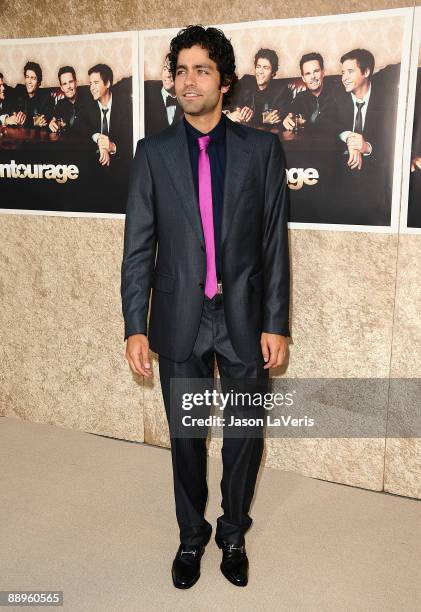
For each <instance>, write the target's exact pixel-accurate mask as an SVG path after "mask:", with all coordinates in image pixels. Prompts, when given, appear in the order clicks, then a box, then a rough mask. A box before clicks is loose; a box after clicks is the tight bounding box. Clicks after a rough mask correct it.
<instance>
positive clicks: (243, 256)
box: [121, 120, 289, 362]
mask: <svg viewBox="0 0 421 612" xmlns="http://www.w3.org/2000/svg"><path fill="white" fill-rule="evenodd" d="M226 147H227V162H226V173H225V177H226V178H225V185H224V201H223V216H222V243H221V249H222V283H223V299H224V308H225V316H226V323H227V328H228V333H229V335H230V339H231V342H232V344H233V347H234V349H235V351H236V352H237V354H238V356H239V357H240V358H241V359H243V360H244V361H248V362H249V361H251V360H254V359H257V358H258V357H259V355H261V347H260V334H261V333H262V332H272V333H277V334H282V335H289V329H288V311H289V255H288V232H287V214H288V210H287V209H288V196H287V184H286V175H285V162H284V156H283V152H282V148H281V145H280V142H279V139H278V137H277V136H275V135H274V134H271V133H266V132H262V131H258V130H255V129H252V128H248V127H244V126H241V125H238V124H236V123H233V122H232V121H230V120H227V131H226ZM157 246H158V249H157ZM156 251H157V252H156ZM205 280H206V254H205V248H204V237H203V231H202V224H201V219H200V209H199V205H198V201H197V196H196V193H195V188H194V184H193V176H192V170H191V163H190V157H189V150H188V144H187V136H186V128H185V126H184V122H183V121H180V122H179V123H176V124H174V125H172V126H171V127H169V128H168V129H166V130H164V131H163V132H161V133H160V134H157V135H155V136H150V137H149V138H146V139H142V140H140V141H139V143H138V145H137V150H136V155H135V158H134V160H133V166H132V175H131V180H130V186H129V198H128V202H127V210H126V222H125V234H124V255H123V262H122V267H121V297H122V306H123V316H124V321H125V339H126V338H127V337H128V336H130V335H132V334H136V333H143V334H146V333H147V315H148V308H149V296H150V290H151V287H153V294H152V302H151V313H150V321H149V329H148V337H149V344H150V348H151V349H152V350H153V351H155V352H156V353H158V354H160V355H163V356H165V357H167V358H169V359H172V360H174V361H184V360H185V359H187V358H188V357H189V356H190V354H191V352H192V350H193V347H194V343H195V340H196V337H197V332H198V329H199V324H200V317H201V313H202V306H203V300H204V285H205Z"/></svg>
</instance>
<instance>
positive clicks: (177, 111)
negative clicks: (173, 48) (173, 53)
mask: <svg viewBox="0 0 421 612" xmlns="http://www.w3.org/2000/svg"><path fill="white" fill-rule="evenodd" d="M182 116H183V112H182V110H181V107H180V105H179V103H178V102H177V98H176V95H175V88H174V79H173V76H172V74H171V70H170V64H169V53H168V54H167V55H166V56H165V61H164V65H163V67H162V81H145V136H151V135H152V134H158V132H161V131H162V130H165V128H167V127H168V126H170V125H172V124H173V123H174V122H176V121H179V120H180V119H181V117H182Z"/></svg>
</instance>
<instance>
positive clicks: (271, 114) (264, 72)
mask: <svg viewBox="0 0 421 612" xmlns="http://www.w3.org/2000/svg"><path fill="white" fill-rule="evenodd" d="M278 67H279V59H278V54H277V53H276V51H273V50H272V49H259V51H258V52H257V53H256V55H255V57H254V71H255V76H254V77H252V76H251V75H248V74H246V75H244V77H243V78H242V79H241V81H239V82H238V84H237V86H236V87H235V90H234V97H233V101H232V104H231V105H230V108H229V112H228V116H229V118H230V119H231V121H238V122H241V123H249V124H250V125H253V126H255V127H261V126H263V125H264V124H280V123H281V122H282V121H283V119H284V118H285V116H286V115H287V113H288V110H289V106H290V104H291V100H292V94H291V92H290V90H289V89H288V86H287V85H285V84H284V83H280V82H279V81H277V80H274V77H275V75H276V73H277V72H278Z"/></svg>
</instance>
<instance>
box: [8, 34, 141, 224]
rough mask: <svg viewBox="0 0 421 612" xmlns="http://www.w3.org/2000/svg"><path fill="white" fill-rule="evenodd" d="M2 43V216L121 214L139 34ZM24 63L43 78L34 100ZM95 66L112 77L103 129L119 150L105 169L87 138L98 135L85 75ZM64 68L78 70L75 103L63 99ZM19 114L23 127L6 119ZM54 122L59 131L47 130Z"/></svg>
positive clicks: (135, 111) (135, 123)
mask: <svg viewBox="0 0 421 612" xmlns="http://www.w3.org/2000/svg"><path fill="white" fill-rule="evenodd" d="M0 45H1V46H0V51H1V56H0V57H1V60H0V61H1V65H0V73H2V74H3V84H4V89H5V91H4V96H3V100H1V101H0V119H2V126H1V133H0V181H1V182H0V184H1V206H2V208H3V209H6V210H7V212H11V211H13V210H18V209H21V211H22V210H23V211H24V212H30V211H34V212H35V211H37V212H40V211H41V212H47V211H50V212H51V211H56V212H63V213H70V214H71V213H73V214H75V213H90V214H98V213H99V214H104V213H118V214H123V213H124V212H125V206H126V198H127V195H126V194H127V184H128V177H129V169H130V162H131V160H132V157H133V144H136V142H137V139H138V136H139V134H138V128H139V102H138V91H139V84H138V34H137V33H136V32H125V33H113V34H96V35H89V36H68V37H60V38H46V39H32V40H3V41H0ZM28 61H29V62H35V63H36V64H37V65H38V66H40V68H41V71H42V77H41V79H42V80H40V79H39V76H40V75H39V74H38V75H37V78H38V80H40V87H39V89H38V90H37V91H36V94H35V96H32V99H31V98H30V97H29V95H28V93H27V87H26V85H25V78H24V66H25V65H26V63H27V62H28ZM98 64H105V65H106V66H108V67H109V68H110V69H111V73H110V74H111V76H112V80H113V83H112V87H111V91H112V103H111V110H110V111H109V112H110V115H109V122H108V126H107V129H108V132H109V134H108V136H109V139H110V141H111V142H113V143H114V144H115V145H116V151H115V154H112V155H110V156H109V164H108V163H106V164H104V165H103V164H101V163H100V157H99V147H98V144H97V143H96V142H95V141H94V140H93V138H92V136H93V134H95V133H101V132H102V116H101V109H100V108H99V104H98V101H97V99H96V98H95V99H94V97H93V96H94V95H96V94H95V92H94V93H92V92H91V90H90V86H89V75H88V71H89V69H90V68H92V67H94V66H96V65H98ZM32 67H33V68H34V66H32ZM61 67H69V68H73V69H74V71H75V74H76V83H77V87H76V86H75V85H74V87H76V89H75V92H76V96H75V101H74V103H73V102H72V103H69V102H68V101H67V100H66V97H65V94H64V92H63V89H62V88H61V87H60V82H59V80H58V71H59V69H60V68H61ZM36 70H37V68H36V67H35V70H32V73H33V74H35V73H36ZM66 75H67V77H69V75H70V77H69V79H70V78H71V77H72V75H71V73H70V72H67V73H65V74H64V75H63V77H62V79H61V83H62V84H64V83H65V82H66ZM69 79H67V80H69ZM110 82H111V79H110ZM34 100H35V102H34ZM66 104H67V106H66ZM69 108H70V110H68V109H69ZM19 111H20V112H22V113H24V114H25V117H26V120H25V123H24V124H23V125H13V124H12V125H10V124H9V123H8V120H5V116H6V115H7V114H9V116H11V115H13V113H18V112H19ZM33 114H35V115H36V116H38V117H41V116H42V117H44V118H45V122H46V125H44V126H37V125H35V124H34V119H33V117H32V115H33ZM53 119H57V120H60V129H59V131H52V129H51V124H50V122H51V121H52V120H53ZM9 121H10V119H9Z"/></svg>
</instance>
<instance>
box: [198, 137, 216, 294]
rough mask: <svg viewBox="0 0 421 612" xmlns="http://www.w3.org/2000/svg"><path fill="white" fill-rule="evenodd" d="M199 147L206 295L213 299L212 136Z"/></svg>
mask: <svg viewBox="0 0 421 612" xmlns="http://www.w3.org/2000/svg"><path fill="white" fill-rule="evenodd" d="M197 141H198V145H199V206H200V216H201V218H202V227H203V234H204V236H205V247H206V285H205V295H207V297H208V298H210V299H212V298H213V296H214V295H216V293H217V290H218V281H217V278H216V264H215V234H214V230H213V210H212V179H211V170H210V163H209V155H208V146H209V143H210V136H200V138H198V139H197Z"/></svg>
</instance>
